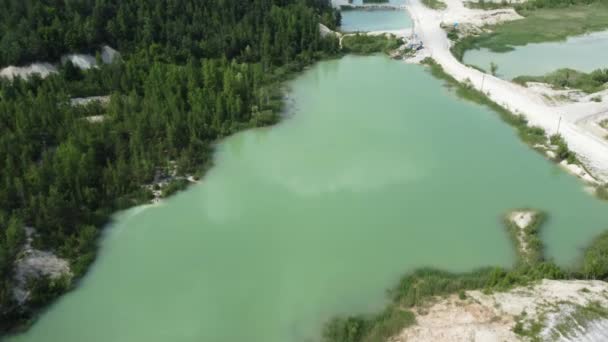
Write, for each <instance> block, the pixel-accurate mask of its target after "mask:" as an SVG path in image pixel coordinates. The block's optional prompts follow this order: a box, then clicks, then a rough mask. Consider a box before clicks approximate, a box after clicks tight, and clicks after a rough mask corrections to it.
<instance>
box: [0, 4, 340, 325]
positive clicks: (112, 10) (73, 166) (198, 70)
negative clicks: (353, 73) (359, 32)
mask: <svg viewBox="0 0 608 342" xmlns="http://www.w3.org/2000/svg"><path fill="white" fill-rule="evenodd" d="M0 2H1V4H0V5H1V6H2V8H3V11H2V12H1V13H0V36H2V38H1V40H0V65H8V64H24V63H28V62H31V61H36V60H57V59H58V58H59V56H60V55H62V54H64V53H67V52H85V51H91V50H94V49H98V48H99V45H100V44H109V45H111V46H113V47H115V48H117V49H118V50H119V51H120V52H121V54H122V58H121V59H120V60H118V61H116V62H114V63H112V64H109V65H102V66H99V67H98V68H93V69H91V70H88V71H80V70H78V69H76V68H74V66H73V65H71V64H70V63H67V64H65V65H63V66H61V67H60V71H59V73H57V74H54V75H51V76H49V77H47V78H45V79H41V78H40V77H37V76H33V77H31V78H30V79H28V80H22V79H15V80H13V81H9V80H4V79H3V80H0V170H2V172H1V174H0V280H1V283H0V321H1V322H3V324H2V326H0V329H3V330H6V329H9V328H11V327H13V326H14V325H15V324H16V323H17V322H19V321H25V320H27V319H28V318H29V317H31V315H32V312H33V310H34V309H35V308H29V309H24V308H20V307H18V306H17V305H16V303H14V301H13V299H12V294H11V291H10V289H11V286H12V284H11V282H12V272H13V263H14V260H15V258H16V257H17V253H18V251H19V250H20V247H21V246H22V244H23V242H24V238H25V234H24V227H25V226H32V227H35V228H36V230H37V232H38V236H37V238H36V239H35V240H34V245H35V246H36V247H37V248H41V249H49V250H53V251H55V252H56V253H58V254H59V255H60V256H62V257H65V258H68V259H69V260H70V262H71V267H72V270H73V272H74V274H75V275H76V276H78V275H81V274H82V273H83V272H84V271H85V270H86V268H87V266H88V265H89V264H90V263H91V261H92V260H93V258H94V256H95V241H96V237H97V236H98V232H99V229H100V228H101V227H102V226H103V225H104V224H105V223H106V222H107V220H108V217H109V215H110V214H111V213H112V212H114V211H115V210H118V209H121V208H126V207H129V206H132V205H135V204H138V203H141V202H142V201H146V200H148V199H149V198H150V193H149V191H148V190H146V189H145V188H143V187H142V185H143V184H146V183H149V182H151V181H152V180H153V178H154V175H155V172H156V170H157V169H158V168H159V167H163V166H165V165H167V163H168V161H170V160H171V161H176V162H177V167H178V172H181V173H185V172H193V171H196V170H201V169H204V168H206V167H208V166H209V163H210V160H211V151H212V146H213V143H214V142H215V141H217V140H218V139H220V138H222V137H224V136H226V135H229V134H231V133H233V132H235V131H238V130H241V129H244V128H247V127H253V126H261V125H267V124H271V123H273V122H274V121H276V119H277V113H278V112H279V111H280V110H281V96H280V92H279V89H278V82H280V81H281V80H282V79H284V77H285V76H286V75H288V74H289V73H290V72H293V71H298V70H301V68H302V67H303V66H305V65H308V64H310V63H311V62H313V61H315V60H317V59H319V58H322V57H324V56H329V55H333V54H335V53H337V51H338V49H339V47H338V42H337V39H336V38H335V37H333V36H331V35H329V36H327V37H321V35H320V33H319V26H318V24H319V23H320V22H321V23H323V24H325V25H326V26H328V27H330V28H335V27H336V26H337V25H339V21H340V15H339V13H338V12H336V11H335V10H334V9H333V8H332V7H331V6H330V4H329V1H326V0H249V1H241V0H205V1H199V0H129V1H118V0H95V1H92V0H72V1H67V0H66V1H57V0H37V1H22V0H0ZM93 95H111V96H110V101H109V103H108V104H107V105H100V104H98V103H97V104H96V103H92V104H89V105H85V106H74V105H72V104H70V98H73V97H81V96H93ZM91 116H102V118H103V120H99V121H92V120H88V119H87V118H89V117H91ZM52 285H53V284H51V285H49V284H46V286H36V287H35V288H36V289H38V291H47V292H49V293H52V294H55V293H59V292H61V291H63V290H64V289H59V290H58V289H57V288H53V286H52ZM61 286H63V284H62V285H61ZM35 297H36V298H47V299H50V297H52V296H44V293H42V294H35ZM47 299H45V300H43V301H41V302H40V303H38V302H37V303H36V304H40V305H41V304H44V301H46V300H47Z"/></svg>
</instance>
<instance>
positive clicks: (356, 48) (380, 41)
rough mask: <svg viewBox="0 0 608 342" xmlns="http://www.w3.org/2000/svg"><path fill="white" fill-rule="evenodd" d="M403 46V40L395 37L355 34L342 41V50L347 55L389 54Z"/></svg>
mask: <svg viewBox="0 0 608 342" xmlns="http://www.w3.org/2000/svg"><path fill="white" fill-rule="evenodd" d="M401 44H402V41H401V39H399V38H397V37H395V36H394V35H389V36H386V35H377V36H372V35H366V34H359V33H357V34H353V35H348V36H345V37H344V38H343V39H342V50H343V51H344V52H345V53H354V54H363V55H366V54H371V53H377V52H384V53H388V52H390V51H392V50H395V49H397V48H398V47H399V46H400V45H401Z"/></svg>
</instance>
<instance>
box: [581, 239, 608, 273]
mask: <svg viewBox="0 0 608 342" xmlns="http://www.w3.org/2000/svg"><path fill="white" fill-rule="evenodd" d="M581 273H582V275H583V276H584V277H585V278H590V279H601V280H608V232H604V233H603V234H601V235H600V236H599V237H598V238H596V239H595V240H594V241H593V242H592V243H591V245H590V246H589V247H588V248H587V250H586V251H585V254H584V256H583V262H582V266H581Z"/></svg>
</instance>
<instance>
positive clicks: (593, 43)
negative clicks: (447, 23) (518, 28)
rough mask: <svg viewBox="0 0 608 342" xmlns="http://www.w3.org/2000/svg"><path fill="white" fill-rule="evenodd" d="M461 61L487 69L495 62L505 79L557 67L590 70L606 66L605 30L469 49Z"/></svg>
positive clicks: (548, 70)
mask: <svg viewBox="0 0 608 342" xmlns="http://www.w3.org/2000/svg"><path fill="white" fill-rule="evenodd" d="M463 61H464V63H467V64H472V65H476V66H478V67H481V68H483V69H485V70H490V63H492V62H494V63H496V65H498V72H497V74H498V76H501V77H503V78H506V79H513V78H515V77H517V76H522V75H532V76H542V75H545V74H547V73H550V72H553V71H555V70H557V69H560V68H570V69H575V70H580V71H584V72H590V71H593V70H595V69H598V68H608V31H602V32H594V33H590V34H586V35H582V36H575V37H570V38H568V39H567V40H565V41H561V42H548V43H538V44H528V45H525V46H518V47H515V49H514V50H512V51H509V52H504V53H500V52H492V51H490V50H488V49H479V50H469V51H467V52H466V53H465V55H464V58H463Z"/></svg>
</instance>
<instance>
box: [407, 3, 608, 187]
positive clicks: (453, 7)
mask: <svg viewBox="0 0 608 342" xmlns="http://www.w3.org/2000/svg"><path fill="white" fill-rule="evenodd" d="M446 3H447V5H448V7H447V9H446V10H445V11H434V10H431V9H428V8H426V7H424V6H423V5H422V4H421V3H420V1H419V0H413V1H411V2H409V3H408V5H407V9H408V11H409V12H410V15H411V16H412V18H413V21H414V25H415V32H416V34H417V35H418V38H419V39H420V40H421V41H422V42H423V43H424V47H425V48H424V49H423V50H422V51H421V52H420V53H419V54H418V56H417V57H416V58H414V59H412V60H411V61H412V62H415V63H419V62H420V61H421V60H422V59H424V58H425V57H432V58H433V59H434V60H435V61H436V62H437V63H438V64H439V65H441V66H442V68H443V69H444V70H445V72H446V73H447V74H449V75H450V76H451V77H453V78H454V79H455V80H456V81H458V82H466V83H467V84H468V85H470V86H471V87H473V88H475V89H476V90H477V91H480V92H482V93H483V94H485V96H487V97H488V98H489V99H491V100H492V101H493V102H495V103H497V104H499V105H500V106H501V107H503V108H505V109H507V110H509V111H510V112H512V113H514V114H517V115H520V114H521V115H524V116H525V117H526V119H527V120H528V121H529V122H530V124H531V125H534V126H539V127H542V128H543V129H544V130H545V132H551V133H554V132H556V127H558V121H562V122H561V123H560V125H559V126H560V130H559V134H560V135H562V136H563V138H564V139H565V141H566V142H567V143H568V146H569V147H570V148H571V149H572V150H573V151H574V152H575V153H576V155H577V156H579V160H580V162H581V163H582V164H583V165H584V168H585V169H587V170H588V171H589V172H590V173H591V174H592V175H593V178H595V179H597V180H598V181H599V183H605V182H607V181H608V141H602V140H600V139H597V138H596V137H595V136H594V135H593V134H591V133H589V132H586V131H585V130H584V129H581V127H580V126H578V125H576V123H575V122H574V120H573V119H570V117H572V115H570V113H572V112H573V111H577V112H581V111H582V112H588V113H589V115H591V114H594V113H596V112H597V111H599V110H608V104H598V103H596V102H593V101H589V102H586V103H581V104H577V106H568V105H564V106H556V107H550V106H548V105H547V104H546V103H545V102H544V101H543V99H542V96H540V95H538V94H536V93H534V92H532V91H530V90H529V89H527V88H524V87H522V86H520V85H517V84H514V83H512V82H509V81H505V80H502V79H499V78H497V77H494V76H492V75H489V74H485V73H483V72H480V71H479V70H476V69H474V68H471V67H468V66H466V65H464V64H462V63H461V62H460V61H458V60H457V59H456V58H455V57H454V55H453V54H452V52H451V51H450V47H451V46H452V43H451V41H450V40H449V39H448V38H447V34H446V32H445V31H444V29H443V28H442V26H444V25H445V23H448V22H450V21H458V23H459V25H463V23H464V24H466V23H467V20H468V22H472V23H474V24H475V25H479V21H481V22H487V21H488V20H491V21H492V22H493V23H497V22H500V21H504V20H507V21H508V20H517V19H519V17H518V16H516V14H515V12H514V11H512V10H511V11H512V13H513V15H511V16H509V15H506V16H503V17H494V16H491V15H485V16H484V13H488V14H490V13H503V12H504V10H493V11H481V10H475V11H473V10H469V9H466V8H465V7H464V6H463V5H462V2H461V0H448V1H446ZM498 11H500V12H498ZM446 18H447V19H446ZM458 18H460V19H461V20H463V21H461V20H459V19H458ZM598 108H599V110H598ZM556 112H565V113H566V114H569V115H566V116H564V120H561V119H560V117H559V116H556V115H555V113H556Z"/></svg>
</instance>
